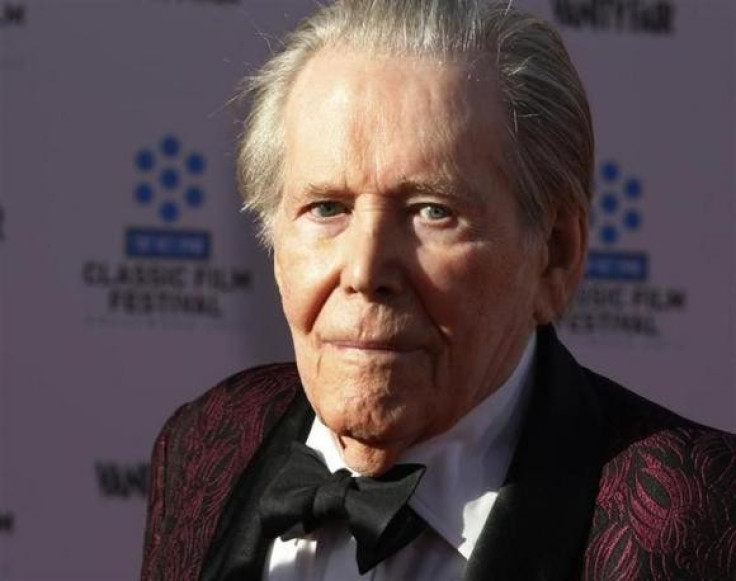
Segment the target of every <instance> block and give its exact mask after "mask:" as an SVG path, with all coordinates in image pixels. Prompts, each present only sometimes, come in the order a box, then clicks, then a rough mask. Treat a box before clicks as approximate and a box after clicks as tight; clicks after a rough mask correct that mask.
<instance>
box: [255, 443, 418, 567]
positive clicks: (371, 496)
mask: <svg viewBox="0 0 736 581" xmlns="http://www.w3.org/2000/svg"><path fill="white" fill-rule="evenodd" d="M424 470H425V468H424V466H422V465H421V464H403V465H402V464H400V465H397V466H394V467H393V468H391V470H389V471H388V472H386V473H385V474H383V475H382V476H380V477H378V478H368V477H364V476H360V477H357V478H356V477H353V476H351V475H350V472H349V471H347V470H344V469H343V470H338V471H337V472H335V473H334V474H333V473H331V472H330V471H329V470H328V468H327V466H325V464H324V462H323V461H322V459H321V458H320V457H319V455H318V454H317V452H315V451H314V450H312V449H311V448H309V447H307V446H305V445H304V444H300V443H294V444H292V449H291V454H290V456H289V458H288V460H287V461H286V464H285V465H284V467H283V468H282V469H281V470H280V471H279V472H278V474H276V476H275V477H274V479H273V480H272V481H271V482H270V483H269V485H268V486H267V487H266V490H265V491H264V493H263V496H262V498H261V502H260V505H259V507H258V511H259V513H260V517H261V523H262V525H263V533H264V535H266V536H267V537H269V538H276V537H277V536H279V535H281V539H282V540H284V541H287V540H289V539H293V538H296V537H303V536H305V535H307V534H309V533H310V532H312V531H313V530H315V529H317V528H319V527H320V526H322V525H323V524H325V523H326V522H334V521H346V522H347V525H348V528H349V530H350V532H351V533H352V535H353V536H354V537H355V540H356V542H357V553H356V558H357V561H358V571H359V572H360V574H361V575H362V574H363V573H365V572H366V571H369V570H370V569H372V568H373V567H375V566H376V565H377V564H378V563H380V562H381V561H383V560H384V559H386V558H387V557H390V556H391V555H392V554H393V553H395V552H396V551H398V550H399V549H401V548H402V547H404V546H405V545H407V544H408V543H409V542H410V541H412V540H413V539H414V538H415V537H416V536H417V535H418V534H419V533H421V532H422V531H423V530H424V528H425V527H426V524H425V523H424V521H423V520H422V519H421V518H420V517H419V516H417V514H416V513H415V512H414V511H413V510H412V509H411V508H409V507H408V506H407V504H406V503H407V501H408V500H409V497H410V496H411V495H412V493H413V492H414V489H415V488H416V486H417V484H419V480H420V479H421V478H422V475H423V474H424Z"/></svg>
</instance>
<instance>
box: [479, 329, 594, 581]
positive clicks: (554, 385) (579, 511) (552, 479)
mask: <svg viewBox="0 0 736 581" xmlns="http://www.w3.org/2000/svg"><path fill="white" fill-rule="evenodd" d="M538 339H539V349H538V352H537V365H536V372H535V384H534V388H533V390H534V391H533V395H532V399H531V402H530V407H529V412H528V414H527V418H526V420H525V424H524V428H523V430H522V435H521V438H520V440H519V444H518V446H517V449H516V452H515V454H514V459H513V461H512V463H511V467H510V469H509V474H508V477H507V479H506V483H505V484H504V486H503V487H502V488H501V491H500V492H499V495H498V498H497V499H496V503H495V505H494V507H493V510H492V511H491V514H490V516H489V518H488V521H487V522H486V525H485V527H484V529H483V532H482V533H481V536H480V538H479V539H478V543H477V545H476V547H475V550H474V551H473V553H472V555H471V556H470V559H469V561H468V566H467V569H466V574H465V579H466V580H468V581H481V580H484V581H485V580H486V579H494V581H512V580H519V581H521V580H523V581H542V580H544V581H553V580H558V581H569V580H570V579H573V578H575V576H576V575H577V574H578V570H579V566H580V563H581V558H582V554H583V551H584V547H585V542H586V539H587V535H588V530H589V528H590V524H591V522H590V521H591V517H592V514H593V509H594V506H595V498H596V494H597V491H598V481H599V479H600V473H601V468H602V464H603V459H602V456H603V452H602V436H601V433H602V432H601V430H602V425H603V415H602V410H601V408H600V404H599V403H598V401H597V399H596V396H595V393H594V392H593V391H592V390H591V386H590V385H589V381H588V379H587V377H586V373H587V372H586V371H585V370H584V369H583V368H582V367H580V366H579V365H578V364H577V363H576V362H575V360H574V359H573V358H572V356H571V355H570V354H569V353H568V352H567V350H566V349H565V348H564V347H563V346H562V344H561V343H560V342H559V341H558V340H557V338H556V336H555V333H554V330H553V329H552V327H551V326H550V327H545V328H541V329H540V330H539V335H538Z"/></svg>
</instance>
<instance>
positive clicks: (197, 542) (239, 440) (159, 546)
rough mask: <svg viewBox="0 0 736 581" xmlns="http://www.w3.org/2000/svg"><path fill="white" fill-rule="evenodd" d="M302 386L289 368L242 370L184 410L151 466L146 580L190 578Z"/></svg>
mask: <svg viewBox="0 0 736 581" xmlns="http://www.w3.org/2000/svg"><path fill="white" fill-rule="evenodd" d="M300 389H301V384H300V383H299V378H298V375H297V372H296V368H295V367H294V365H291V364H277V365H268V366H264V367H258V368H255V369H251V370H248V371H244V372H241V373H239V374H237V375H235V376H233V377H231V378H229V379H227V380H225V381H224V382H223V383H222V384H220V385H218V386H217V387H215V388H213V389H211V390H210V391H208V392H207V393H206V394H205V395H204V396H202V397H201V398H199V399H198V400H196V401H195V402H193V403H191V404H186V405H184V406H182V407H181V408H179V409H178V410H177V411H176V413H174V415H173V416H172V417H171V418H170V419H169V421H168V422H167V423H166V425H165V426H164V428H163V429H162V430H161V433H160V434H159V436H158V438H157V440H156V443H155V445H154V450H153V458H152V461H151V485H150V492H149V499H148V522H147V527H146V536H145V547H144V555H143V567H142V573H141V580H142V581H154V580H156V581H159V580H161V581H163V580H165V581H190V580H191V581H193V580H195V579H197V578H198V577H199V571H200V568H201V566H202V560H203V559H204V556H205V553H206V551H207V547H208V546H209V543H210V540H211V539H212V536H213V534H214V532H215V527H216V526H217V521H218V517H219V516H220V511H221V510H222V508H223V506H224V505H225V502H226V501H227V498H228V496H229V493H230V490H231V489H232V487H233V484H234V482H235V480H236V479H237V477H238V476H239V475H240V473H241V472H242V470H243V468H244V467H245V466H246V465H247V464H248V461H249V460H250V459H251V458H252V456H253V454H254V453H255V451H256V449H257V448H258V445H259V444H260V442H261V440H262V439H263V436H264V434H265V433H266V432H267V431H268V429H269V428H270V427H271V426H273V424H274V423H275V422H276V421H277V420H278V419H279V418H280V417H281V416H282V415H283V413H284V411H285V410H286V408H287V407H288V405H289V403H291V401H292V400H293V398H294V396H295V394H296V393H297V392H298V390H300Z"/></svg>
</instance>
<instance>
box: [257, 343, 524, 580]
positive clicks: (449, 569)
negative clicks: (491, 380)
mask: <svg viewBox="0 0 736 581" xmlns="http://www.w3.org/2000/svg"><path fill="white" fill-rule="evenodd" d="M535 347H536V338H535V334H532V337H531V338H530V339H529V342H528V343H527V345H526V348H525V350H524V354H523V355H522V357H521V360H520V361H519V364H518V365H517V367H516V369H515V370H514V372H513V373H512V375H511V377H509V379H508V380H507V381H506V382H505V383H504V384H503V385H502V386H501V387H500V388H499V389H497V390H496V391H495V392H493V393H492V394H491V395H490V396H488V397H487V398H486V399H485V400H483V401H482V402H481V403H480V404H479V405H478V406H476V407H475V408H473V409H472V410H471V411H470V412H469V413H468V414H466V415H465V416H464V417H463V418H461V419H460V421H458V423H457V424H455V425H454V426H453V427H452V428H451V429H450V430H448V431H447V432H444V433H443V434H440V435H438V436H435V437H434V438H431V439H430V440H427V441H425V442H422V443H420V444H418V445H416V446H413V447H411V448H409V449H408V450H407V451H406V452H405V453H404V454H403V455H402V457H401V459H400V462H402V463H407V462H410V463H419V464H424V465H425V466H426V467H427V470H426V472H425V474H424V477H423V478H422V480H421V481H420V483H419V485H418V486H417V488H416V491H415V492H414V495H413V496H412V497H411V499H410V500H409V506H411V507H412V508H413V509H414V510H415V511H416V513H417V514H419V516H421V517H422V518H423V519H424V520H425V521H426V522H427V524H428V525H429V526H430V527H431V529H429V530H427V531H425V532H423V533H422V534H421V535H420V536H419V537H417V538H416V539H415V540H414V541H412V542H411V543H409V544H408V545H407V546H405V547H404V548H402V549H401V550H399V551H398V552H396V553H394V554H393V555H392V556H391V557H389V558H388V559H386V560H385V561H382V562H381V563H379V564H378V565H377V566H376V567H374V568H373V569H371V570H370V571H368V572H367V573H365V574H364V575H362V576H361V575H359V573H358V566H357V564H356V561H355V539H354V538H353V537H352V535H350V533H349V531H348V529H347V527H346V526H345V525H344V524H342V523H335V524H331V525H327V526H323V527H322V528H320V529H318V530H316V531H314V532H313V533H312V534H311V535H309V536H307V537H304V538H301V539H292V540H290V541H282V540H281V539H278V538H277V539H276V540H275V541H274V542H273V544H272V545H271V550H270V552H269V555H268V557H267V559H266V568H265V579H266V580H267V581H353V580H355V581H368V580H370V581H406V580H411V579H418V580H421V581H434V580H436V581H453V580H460V579H462V576H463V571H464V570H465V565H466V564H467V561H468V557H470V553H471V552H472V551H473V548H474V547H475V543H476V542H477V540H478V537H479V536H480V533H481V530H482V528H483V525H484V524H485V522H486V519H487V518H488V515H489V514H490V512H491V509H492V508H493V503H494V502H495V500H496V496H497V494H498V491H499V489H500V488H501V485H502V484H503V481H504V479H505V478H506V472H507V470H508V467H509V463H510V462H511V457H512V455H513V452H514V449H515V448H516V442H517V440H518V436H519V431H520V428H521V422H522V419H523V417H524V411H525V409H526V402H527V400H528V396H529V392H530V385H531V379H532V373H531V370H532V368H533V365H532V361H533V359H534V351H535ZM306 444H307V446H309V447H311V448H313V449H315V450H317V451H318V452H319V453H320V454H321V455H322V457H323V458H324V461H325V463H326V464H327V467H328V468H329V469H330V471H332V472H335V471H336V470H339V469H340V468H347V467H346V466H345V463H344V461H343V458H342V455H341V452H340V448H339V446H338V444H337V443H336V442H335V439H334V436H333V434H332V433H331V432H330V431H329V429H328V428H327V427H325V425H324V424H323V423H322V422H321V421H320V420H319V419H318V418H315V420H314V423H313V424H312V429H311V431H310V432H309V436H308V437H307V441H306ZM354 474H355V473H354Z"/></svg>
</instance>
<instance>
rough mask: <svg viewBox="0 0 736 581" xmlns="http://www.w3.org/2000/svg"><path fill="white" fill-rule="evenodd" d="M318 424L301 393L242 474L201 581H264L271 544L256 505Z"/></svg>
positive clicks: (229, 502)
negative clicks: (294, 449) (296, 446)
mask: <svg viewBox="0 0 736 581" xmlns="http://www.w3.org/2000/svg"><path fill="white" fill-rule="evenodd" d="M313 419H314V412H313V411H312V408H311V407H310V406H309V403H308V402H307V399H306V397H305V396H304V393H303V391H302V390H299V393H298V394H297V396H296V397H295V398H294V401H293V402H292V403H291V405H290V406H289V408H288V409H287V410H286V412H285V413H284V416H283V417H282V418H281V420H280V421H279V422H278V424H277V425H276V426H275V427H274V428H273V430H271V432H270V433H269V434H268V435H267V436H266V438H265V439H264V441H263V443H262V444H261V446H260V447H259V449H258V451H257V452H256V454H255V456H254V457H253V459H252V460H251V461H250V463H249V464H248V466H247V467H246V468H245V470H243V472H242V474H241V475H240V477H239V478H238V481H237V483H236V484H235V487H234V488H233V490H232V492H231V494H230V497H229V498H228V500H227V503H226V504H225V507H224V508H223V510H222V513H221V514H220V519H219V521H218V523H217V529H216V530H215V534H214V536H213V539H212V542H211V543H210V546H209V549H208V550H207V554H206V557H205V559H204V563H203V566H202V570H201V572H200V577H199V578H200V581H236V580H237V581H243V580H244V579H249V580H257V579H261V576H262V573H263V566H264V562H265V558H266V552H267V550H268V539H264V538H263V537H262V536H261V523H260V519H259V517H258V512H257V508H258V502H259V500H260V498H261V493H262V491H263V489H264V488H265V487H266V485H267V484H268V483H269V482H270V480H271V478H272V477H273V476H274V475H275V474H276V472H278V470H279V469H280V468H281V466H282V465H283V463H284V461H285V460H286V457H287V456H288V453H289V450H290V447H291V443H292V442H294V441H300V442H304V441H305V440H306V438H307V435H308V434H309V429H310V427H311V425H312V420H313Z"/></svg>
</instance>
